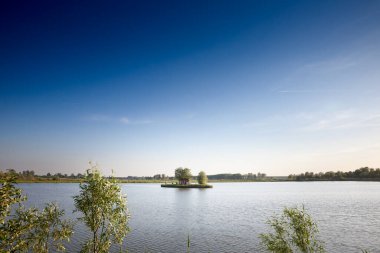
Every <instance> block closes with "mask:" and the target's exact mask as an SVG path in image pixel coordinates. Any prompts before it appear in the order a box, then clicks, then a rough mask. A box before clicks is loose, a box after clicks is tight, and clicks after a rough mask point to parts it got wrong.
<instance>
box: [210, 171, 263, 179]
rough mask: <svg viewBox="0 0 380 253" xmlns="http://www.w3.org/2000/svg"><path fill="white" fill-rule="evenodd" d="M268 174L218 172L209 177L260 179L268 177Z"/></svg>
mask: <svg viewBox="0 0 380 253" xmlns="http://www.w3.org/2000/svg"><path fill="white" fill-rule="evenodd" d="M266 177H267V175H266V174H265V173H260V172H259V173H257V174H253V173H248V174H240V173H236V174H230V173H226V174H216V175H208V178H209V179H210V180H259V179H264V178H266Z"/></svg>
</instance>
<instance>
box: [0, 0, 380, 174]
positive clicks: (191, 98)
mask: <svg viewBox="0 0 380 253" xmlns="http://www.w3.org/2000/svg"><path fill="white" fill-rule="evenodd" d="M7 4H8V5H7V6H4V8H2V9H1V10H0V13H1V15H0V21H1V22H0V32H1V38H2V39H1V40H0V48H1V49H0V50H1V57H0V67H1V68H0V113H1V124H0V169H1V170H5V169H8V168H14V169H16V170H23V169H33V170H35V171H36V173H38V174H45V173H47V172H51V173H57V172H61V173H68V174H70V173H78V172H83V171H84V170H85V169H86V168H87V162H88V161H90V160H91V161H94V162H97V163H98V164H99V166H100V167H101V168H105V169H104V170H105V172H106V173H109V172H110V171H111V169H113V170H114V172H115V174H116V175H117V176H128V175H136V176H151V175H153V174H158V173H160V174H162V173H164V174H168V175H172V174H173V173H174V169H175V168H177V167H188V168H190V169H192V171H193V173H194V174H195V173H198V172H199V171H200V170H205V171H206V172H207V173H208V174H216V173H227V172H229V173H248V172H253V173H257V172H263V173H266V174H268V175H288V174H294V173H301V172H304V171H313V172H319V171H328V170H342V171H347V170H352V169H357V168H359V167H363V166H369V167H375V168H378V167H380V155H379V154H380V71H379V70H380V46H379V45H380V26H379V24H380V2H379V1H277V2H276V1H274V2H272V1H238V2H232V1H217V2H208V3H207V2H204V1H191V2H182V1H167V2H165V3H162V2H160V3H159V2H155V1H152V2H148V1H147V2H141V1H139V2H136V3H135V2H128V1H120V2H119V1H117V2H112V3H105V2H100V1H91V3H86V2H76V1H59V2H56V1H46V2H39V3H38V4H37V3H32V2H24V3H22V4H21V3H12V2H8V3H7ZM4 5H5V4H4Z"/></svg>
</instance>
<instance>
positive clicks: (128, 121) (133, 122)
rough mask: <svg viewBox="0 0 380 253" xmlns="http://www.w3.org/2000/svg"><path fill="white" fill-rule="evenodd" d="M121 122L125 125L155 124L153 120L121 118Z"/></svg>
mask: <svg viewBox="0 0 380 253" xmlns="http://www.w3.org/2000/svg"><path fill="white" fill-rule="evenodd" d="M119 121H120V122H121V123H123V124H125V125H147V124H151V123H153V121H152V120H131V119H129V118H127V117H121V118H120V120H119Z"/></svg>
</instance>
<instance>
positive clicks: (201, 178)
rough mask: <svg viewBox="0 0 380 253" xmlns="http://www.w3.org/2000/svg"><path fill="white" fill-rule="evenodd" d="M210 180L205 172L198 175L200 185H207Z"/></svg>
mask: <svg viewBox="0 0 380 253" xmlns="http://www.w3.org/2000/svg"><path fill="white" fill-rule="evenodd" d="M207 181H208V178H207V175H206V173H205V172H204V171H201V172H199V174H198V184H201V185H205V184H207Z"/></svg>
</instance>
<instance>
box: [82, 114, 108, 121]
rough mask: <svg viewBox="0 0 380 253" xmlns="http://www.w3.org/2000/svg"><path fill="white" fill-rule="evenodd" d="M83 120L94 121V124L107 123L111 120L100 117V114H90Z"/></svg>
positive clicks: (103, 116)
mask: <svg viewBox="0 0 380 253" xmlns="http://www.w3.org/2000/svg"><path fill="white" fill-rule="evenodd" d="M85 119H86V120H88V121H95V122H107V121H110V120H111V118H110V117H109V116H106V115H102V114H92V115H89V116H87V117H85Z"/></svg>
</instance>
